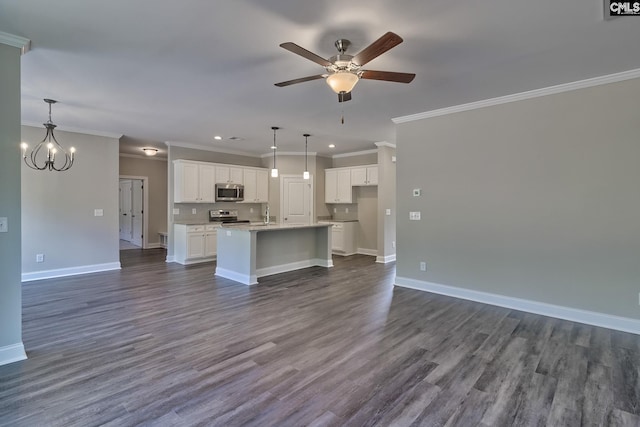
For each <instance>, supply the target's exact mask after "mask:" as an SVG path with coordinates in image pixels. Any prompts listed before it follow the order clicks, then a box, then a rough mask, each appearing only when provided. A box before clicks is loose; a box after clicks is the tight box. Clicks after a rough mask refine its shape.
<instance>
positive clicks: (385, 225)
mask: <svg viewBox="0 0 640 427" xmlns="http://www.w3.org/2000/svg"><path fill="white" fill-rule="evenodd" d="M395 155H396V149H395V148H393V147H389V146H387V145H380V146H379V147H378V162H377V163H378V212H379V215H378V236H377V237H378V259H377V261H378V262H389V261H393V260H395V257H396V248H395V247H394V244H395V243H396V216H397V215H396V212H397V210H398V209H397V207H396V179H397V178H396V163H395V162H393V161H392V158H393V156H395ZM387 209H390V212H391V214H390V215H386V210H387Z"/></svg>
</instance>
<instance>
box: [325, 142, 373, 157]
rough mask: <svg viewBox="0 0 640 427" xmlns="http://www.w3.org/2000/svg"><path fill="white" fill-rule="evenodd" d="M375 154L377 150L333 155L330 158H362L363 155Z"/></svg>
mask: <svg viewBox="0 0 640 427" xmlns="http://www.w3.org/2000/svg"><path fill="white" fill-rule="evenodd" d="M376 144H377V142H376ZM377 152H378V150H377V149H375V148H374V149H372V150H364V151H354V152H353V153H342V154H334V155H333V156H331V158H332V159H339V158H342V157H353V156H364V155H365V154H375V153H377Z"/></svg>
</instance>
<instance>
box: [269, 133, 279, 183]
mask: <svg viewBox="0 0 640 427" xmlns="http://www.w3.org/2000/svg"><path fill="white" fill-rule="evenodd" d="M271 129H273V145H272V146H271V149H272V150H273V169H271V177H272V178H277V177H278V168H277V167H276V151H277V150H278V146H277V145H276V131H277V130H278V129H280V128H279V127H277V126H272V127H271Z"/></svg>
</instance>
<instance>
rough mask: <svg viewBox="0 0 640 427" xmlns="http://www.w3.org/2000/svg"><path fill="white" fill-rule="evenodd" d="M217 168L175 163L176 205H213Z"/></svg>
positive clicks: (182, 162) (194, 163) (206, 165)
mask: <svg viewBox="0 0 640 427" xmlns="http://www.w3.org/2000/svg"><path fill="white" fill-rule="evenodd" d="M215 176H216V168H215V166H213V165H211V164H208V163H199V162H190V161H186V160H175V161H174V162H173V194H174V196H173V198H174V200H173V201H174V202H175V203H207V202H208V203H213V202H215V200H216V193H215V185H216V182H215Z"/></svg>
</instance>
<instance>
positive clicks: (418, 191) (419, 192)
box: [413, 188, 422, 197]
mask: <svg viewBox="0 0 640 427" xmlns="http://www.w3.org/2000/svg"><path fill="white" fill-rule="evenodd" d="M421 195H422V190H421V189H419V188H414V189H413V197H419V196H421Z"/></svg>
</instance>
